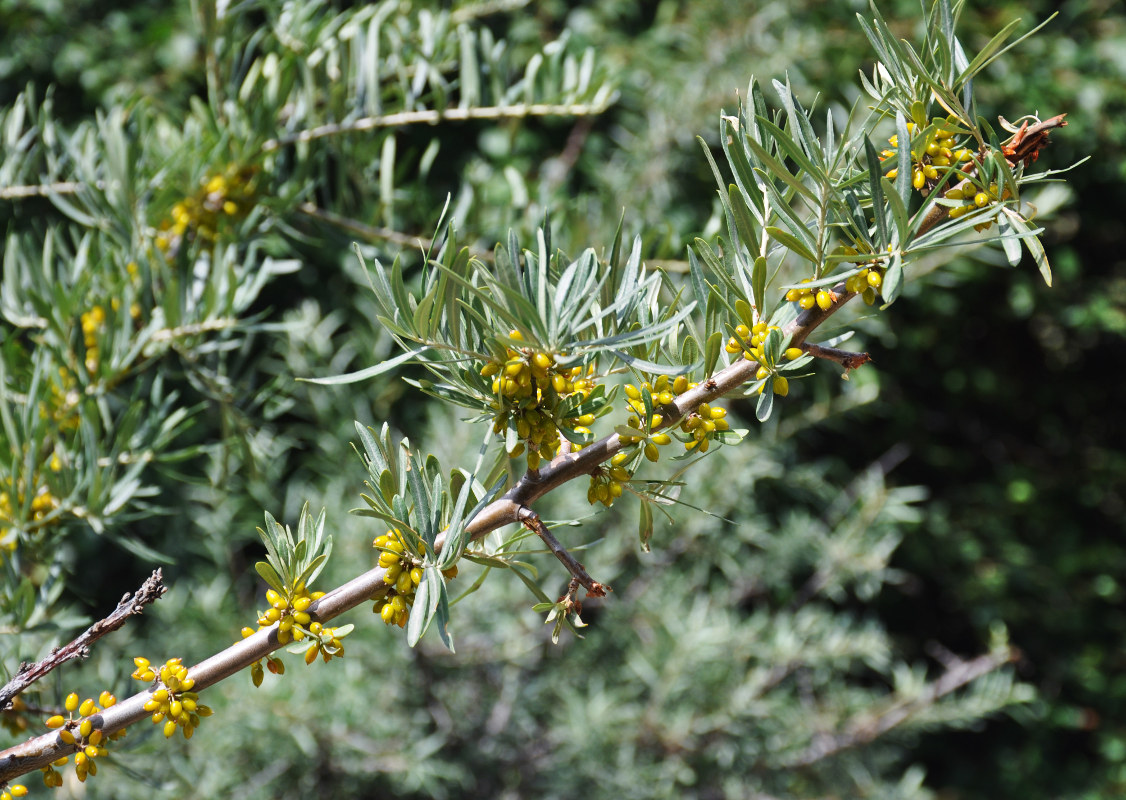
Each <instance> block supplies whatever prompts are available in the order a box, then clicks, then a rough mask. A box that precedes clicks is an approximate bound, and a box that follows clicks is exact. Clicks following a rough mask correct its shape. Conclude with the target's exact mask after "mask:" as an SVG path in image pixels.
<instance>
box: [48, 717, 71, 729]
mask: <svg viewBox="0 0 1126 800" xmlns="http://www.w3.org/2000/svg"><path fill="white" fill-rule="evenodd" d="M64 724H66V719H65V718H64V717H63V715H62V714H55V716H53V717H48V718H47V727H48V728H61V727H62V726H63V725H64Z"/></svg>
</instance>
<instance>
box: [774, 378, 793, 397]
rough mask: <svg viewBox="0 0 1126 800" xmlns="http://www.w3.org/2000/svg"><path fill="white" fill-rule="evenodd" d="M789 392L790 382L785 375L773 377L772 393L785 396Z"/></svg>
mask: <svg viewBox="0 0 1126 800" xmlns="http://www.w3.org/2000/svg"><path fill="white" fill-rule="evenodd" d="M789 393H790V382H789V381H788V380H786V378H785V377H783V376H782V375H779V376H778V377H777V378H775V379H774V394H776V395H778V396H779V397H785V396H786V395H788V394H789Z"/></svg>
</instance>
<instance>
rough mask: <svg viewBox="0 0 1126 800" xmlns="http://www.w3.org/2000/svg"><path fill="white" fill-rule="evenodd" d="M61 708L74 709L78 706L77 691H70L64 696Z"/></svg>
mask: <svg viewBox="0 0 1126 800" xmlns="http://www.w3.org/2000/svg"><path fill="white" fill-rule="evenodd" d="M63 708H65V709H66V710H67V711H74V709H76V708H78V692H71V693H70V694H68V695H67V696H66V700H65V701H64V702H63Z"/></svg>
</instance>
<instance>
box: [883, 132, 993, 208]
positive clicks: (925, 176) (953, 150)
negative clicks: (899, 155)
mask: <svg viewBox="0 0 1126 800" xmlns="http://www.w3.org/2000/svg"><path fill="white" fill-rule="evenodd" d="M949 121H950V122H954V121H955V120H953V119H950V120H949ZM907 131H908V133H914V132H915V123H914V122H908V123H907ZM888 143H889V144H890V145H891V146H892V148H898V147H899V135H898V134H896V135H893V136H892V137H891V138H890V139H888ZM895 157H896V150H895V149H891V150H884V151H882V152H881V153H880V160H881V161H887V160H888V159H891V158H895ZM972 159H973V151H971V150H969V149H967V148H965V147H959V146H958V142H957V140H956V139H955V138H954V132H953V131H949V130H944V129H942V128H938V129H936V130H934V131H932V132H931V133H930V134H929V135H928V136H927V138H926V141H924V142H923V149H922V151H918V150H912V151H911V161H912V165H911V185H912V186H914V187H915V189H916V190H917V191H920V192H923V191H929V190H930V189H932V188H934V185H935V184H936V183H938V179H939V176H940V174H941V172H940V170H941V171H945V170H946V169H949V168H950V167H952V166H954V165H955V164H962V163H965V162H967V161H971V160H972ZM898 174H899V168H898V167H895V168H892V169H890V170H888V172H887V177H888V179H889V180H890V179H895V178H896V177H897V176H898Z"/></svg>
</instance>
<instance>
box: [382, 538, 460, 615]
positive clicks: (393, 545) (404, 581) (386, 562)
mask: <svg viewBox="0 0 1126 800" xmlns="http://www.w3.org/2000/svg"><path fill="white" fill-rule="evenodd" d="M372 547H374V548H376V549H377V550H379V551H380V552H379V566H381V567H383V569H385V570H386V572H384V574H383V582H384V583H385V584H387V585H388V586H389V587H391V588H390V589H388V590H387V592H386V593H384V594H383V595H381V596H380V597H377V598H376V599H375V604H374V605H373V606H372V608H371V610H372V613H375V614H378V615H379V618H380V619H382V620H383V621H384V622H385V623H387V624H388V625H398V626H399V627H400V628H403V627H406V624H407V620H408V619H410V608H411V606H412V605H414V595H415V592H416V591H417V590H418V585H419V584H420V583H422V579H423V574H422V558H421V557H420V556H419V555H418V554H417V553H414V552H412V550H411V548H410V547H408V546H407V539H406V537H404V536H403V532H402V531H400V530H399V529H398V528H394V529H393V530H389V531H387V533H385V534H383V535H382V536H377V537H376V538H375V541H374V542H372ZM442 575H444V576H445V577H446V578H456V577H457V564H454V565H453V566H452V567H448V568H447V569H444V570H442Z"/></svg>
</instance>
